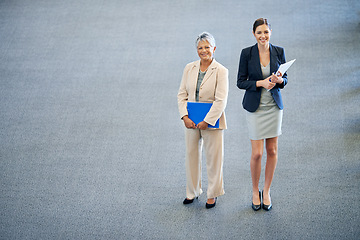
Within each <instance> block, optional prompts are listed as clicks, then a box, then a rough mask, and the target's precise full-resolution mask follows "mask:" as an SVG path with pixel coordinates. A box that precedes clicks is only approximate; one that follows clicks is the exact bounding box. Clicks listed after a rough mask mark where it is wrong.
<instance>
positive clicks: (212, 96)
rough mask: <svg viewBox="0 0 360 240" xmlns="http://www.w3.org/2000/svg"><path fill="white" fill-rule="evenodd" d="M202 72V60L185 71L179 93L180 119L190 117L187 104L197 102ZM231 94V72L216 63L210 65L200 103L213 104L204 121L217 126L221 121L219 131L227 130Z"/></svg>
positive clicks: (204, 80) (202, 85)
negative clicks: (197, 89) (228, 99)
mask: <svg viewBox="0 0 360 240" xmlns="http://www.w3.org/2000/svg"><path fill="white" fill-rule="evenodd" d="M199 70H200V60H198V61H195V62H192V63H189V64H187V65H186V67H185V69H184V73H183V76H182V80H181V84H180V88H179V92H178V108H179V113H180V118H183V117H184V116H186V115H188V111H187V102H195V101H196V100H195V92H196V85H197V80H198V74H199ZM228 92H229V72H228V70H227V69H226V68H225V67H224V66H223V65H221V64H220V63H218V62H217V61H215V59H214V60H213V61H212V63H211V64H210V66H209V68H208V70H207V72H206V74H205V76H204V79H203V81H202V83H201V85H200V90H199V102H211V103H213V105H212V107H211V109H210V111H209V112H208V114H207V115H206V117H205V119H204V121H205V122H207V123H208V124H210V125H215V123H216V121H217V120H218V119H220V121H219V129H226V119H225V107H226V103H227V98H228Z"/></svg>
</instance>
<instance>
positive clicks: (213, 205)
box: [205, 197, 217, 209]
mask: <svg viewBox="0 0 360 240" xmlns="http://www.w3.org/2000/svg"><path fill="white" fill-rule="evenodd" d="M216 200H217V197H216V198H215V202H214V203H211V204H210V203H206V205H205V207H206V208H207V209H209V208H213V207H215V205H216Z"/></svg>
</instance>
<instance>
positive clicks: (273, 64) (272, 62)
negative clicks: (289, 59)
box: [270, 44, 278, 74]
mask: <svg viewBox="0 0 360 240" xmlns="http://www.w3.org/2000/svg"><path fill="white" fill-rule="evenodd" d="M277 70H278V65H277V52H276V51H275V50H274V48H273V46H272V45H271V44H270V74H272V73H275V72H276V71H277Z"/></svg>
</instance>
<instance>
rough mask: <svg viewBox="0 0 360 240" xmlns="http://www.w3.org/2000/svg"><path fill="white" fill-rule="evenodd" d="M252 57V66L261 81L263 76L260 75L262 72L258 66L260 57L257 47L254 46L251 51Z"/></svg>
mask: <svg viewBox="0 0 360 240" xmlns="http://www.w3.org/2000/svg"><path fill="white" fill-rule="evenodd" d="M252 51H253V52H252V54H251V55H252V56H253V57H254V58H253V60H254V62H253V64H254V66H255V68H256V73H257V75H258V79H262V78H263V75H262V71H261V66H260V56H259V48H258V45H257V44H255V45H254V47H253V49H252Z"/></svg>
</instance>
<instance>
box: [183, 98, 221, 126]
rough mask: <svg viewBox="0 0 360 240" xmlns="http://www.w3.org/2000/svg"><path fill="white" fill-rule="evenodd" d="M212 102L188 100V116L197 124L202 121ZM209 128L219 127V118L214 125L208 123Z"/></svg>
mask: <svg viewBox="0 0 360 240" xmlns="http://www.w3.org/2000/svg"><path fill="white" fill-rule="evenodd" d="M211 106H212V103H203V102H188V103H187V110H188V115H189V118H190V119H191V120H192V121H193V122H194V123H195V124H196V125H197V124H198V123H200V122H202V121H204V119H205V117H206V114H207V113H208V112H209V110H210V108H211ZM208 127H209V128H219V119H218V120H217V121H216V123H215V126H212V125H210V124H209V126H208Z"/></svg>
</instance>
